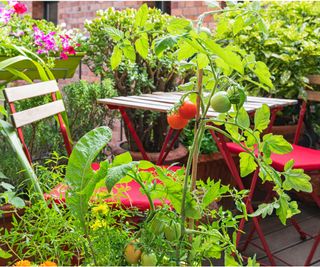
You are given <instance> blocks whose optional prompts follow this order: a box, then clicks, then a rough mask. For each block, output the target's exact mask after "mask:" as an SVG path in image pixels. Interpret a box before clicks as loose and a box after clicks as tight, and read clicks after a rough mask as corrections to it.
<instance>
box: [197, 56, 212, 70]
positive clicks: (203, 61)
mask: <svg viewBox="0 0 320 267" xmlns="http://www.w3.org/2000/svg"><path fill="white" fill-rule="evenodd" d="M197 63H198V68H199V69H204V68H205V67H206V66H208V64H209V59H208V57H207V55H205V54H202V53H200V54H198V55H197Z"/></svg>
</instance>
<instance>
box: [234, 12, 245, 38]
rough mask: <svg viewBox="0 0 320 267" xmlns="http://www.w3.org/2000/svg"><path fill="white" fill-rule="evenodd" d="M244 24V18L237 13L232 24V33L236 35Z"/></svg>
mask: <svg viewBox="0 0 320 267" xmlns="http://www.w3.org/2000/svg"><path fill="white" fill-rule="evenodd" d="M244 26H245V24H244V20H243V18H242V15H239V16H238V17H237V18H236V19H235V21H234V23H233V25H232V31H233V35H237V34H238V33H239V32H240V31H241V30H242V29H243V27H244Z"/></svg>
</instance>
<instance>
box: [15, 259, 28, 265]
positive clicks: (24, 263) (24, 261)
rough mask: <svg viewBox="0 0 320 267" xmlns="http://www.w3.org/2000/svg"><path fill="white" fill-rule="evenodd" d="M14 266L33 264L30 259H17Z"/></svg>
mask: <svg viewBox="0 0 320 267" xmlns="http://www.w3.org/2000/svg"><path fill="white" fill-rule="evenodd" d="M13 266H31V262H30V261H28V260H22V261H17V262H16V263H15V264H14V265H13Z"/></svg>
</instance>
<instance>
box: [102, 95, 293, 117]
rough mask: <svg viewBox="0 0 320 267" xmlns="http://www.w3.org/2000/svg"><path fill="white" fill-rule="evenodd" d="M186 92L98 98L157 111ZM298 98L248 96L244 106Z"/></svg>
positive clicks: (285, 102)
mask: <svg viewBox="0 0 320 267" xmlns="http://www.w3.org/2000/svg"><path fill="white" fill-rule="evenodd" d="M184 93H185V92H154V93H152V94H142V95H139V96H118V97H113V98H105V99H98V103H100V104H103V105H106V106H108V105H113V106H117V107H125V108H133V109H142V110H150V111H157V112H167V111H169V110H170V109H171V108H172V107H173V105H174V104H175V103H177V102H178V100H179V99H180V98H181V96H182V95H183V94H184ZM296 103H297V100H293V99H279V98H266V97H253V96H248V97H247V101H246V102H245V103H244V108H245V109H246V111H247V112H249V113H251V112H253V111H255V110H256V109H258V108H259V107H261V106H262V104H266V105H268V106H269V107H270V108H271V109H272V108H277V107H285V106H289V105H294V104H296ZM218 114H219V113H217V112H214V111H213V110H212V109H209V112H208V117H216V116H217V115H218Z"/></svg>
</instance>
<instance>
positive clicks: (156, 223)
mask: <svg viewBox="0 0 320 267" xmlns="http://www.w3.org/2000/svg"><path fill="white" fill-rule="evenodd" d="M163 228H164V223H163V222H162V221H161V219H159V218H158V217H155V218H153V219H152V220H151V222H150V230H151V231H152V232H153V233H154V234H155V235H159V234H161V233H162V232H163Z"/></svg>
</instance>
